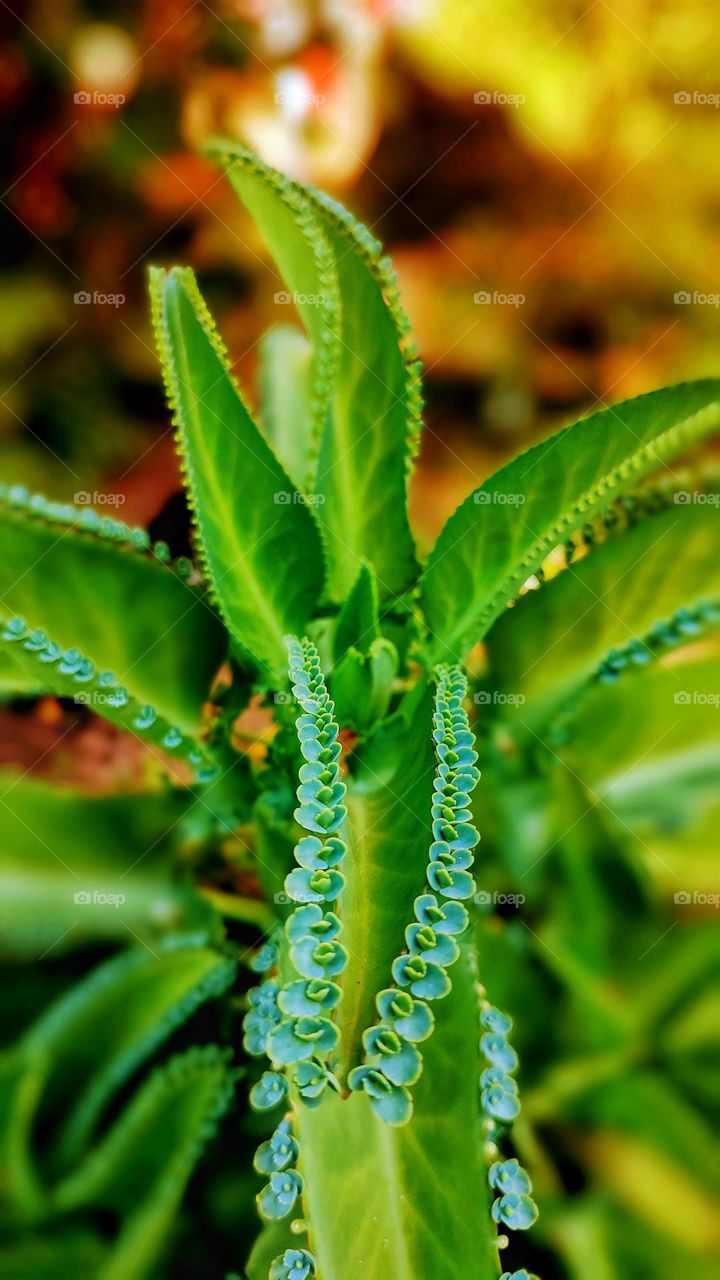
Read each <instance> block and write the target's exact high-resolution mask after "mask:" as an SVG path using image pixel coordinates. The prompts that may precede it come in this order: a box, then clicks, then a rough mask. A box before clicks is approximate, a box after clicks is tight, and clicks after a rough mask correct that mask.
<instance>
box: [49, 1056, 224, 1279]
mask: <svg viewBox="0 0 720 1280" xmlns="http://www.w3.org/2000/svg"><path fill="white" fill-rule="evenodd" d="M232 1082H233V1076H232V1073H231V1072H230V1070H229V1069H228V1066H227V1061H226V1057H225V1055H224V1054H223V1053H221V1052H220V1050H218V1049H217V1048H216V1047H215V1046H214V1045H209V1046H207V1047H205V1048H197V1047H195V1048H191V1049H190V1050H188V1052H186V1053H185V1054H183V1055H181V1056H178V1057H175V1058H172V1059H171V1060H170V1061H169V1062H168V1063H167V1064H166V1065H165V1066H163V1067H161V1068H160V1069H159V1070H157V1071H155V1072H154V1073H153V1075H152V1076H150V1078H149V1079H148V1080H147V1081H146V1082H145V1083H144V1084H143V1086H142V1087H141V1088H140V1089H139V1090H138V1092H137V1093H136V1095H135V1096H134V1097H133V1099H132V1101H131V1102H130V1103H129V1104H128V1106H127V1107H126V1108H125V1110H124V1112H123V1113H122V1115H121V1116H120V1119H119V1120H118V1121H117V1122H116V1123H115V1125H114V1126H113V1128H112V1129H111V1130H110V1132H109V1133H108V1134H107V1136H106V1137H105V1139H104V1140H103V1142H101V1143H100V1145H99V1146H98V1147H96V1148H95V1150H93V1151H92V1152H91V1153H90V1155H89V1156H88V1157H87V1158H86V1160H85V1161H84V1162H83V1164H82V1165H81V1166H80V1168H79V1169H78V1170H77V1172H76V1173H74V1174H72V1175H71V1176H70V1177H69V1178H68V1179H66V1181H65V1182H64V1183H62V1184H61V1185H60V1186H59V1187H58V1188H57V1191H56V1194H55V1196H54V1198H53V1203H54V1208H55V1209H56V1210H57V1211H58V1212H74V1211H76V1210H78V1209H81V1208H83V1207H87V1208H91V1209H93V1210H96V1209H98V1208H107V1209H111V1210H113V1211H114V1212H115V1213H117V1214H119V1215H120V1216H121V1218H122V1226H121V1229H120V1233H119V1236H118V1238H117V1240H116V1241H115V1242H114V1244H113V1247H112V1250H111V1253H110V1258H109V1260H108V1262H107V1263H106V1265H105V1266H104V1267H103V1269H102V1271H101V1273H100V1277H101V1280H142V1278H143V1277H146V1276H148V1275H151V1274H155V1271H154V1269H153V1268H154V1264H155V1263H156V1262H157V1259H158V1254H159V1252H160V1250H161V1249H162V1247H163V1245H164V1244H165V1241H166V1238H167V1236H168V1234H169V1232H170V1230H171V1228H172V1225H173V1220H174V1218H175V1215H176V1213H177V1209H178V1206H179V1204H180V1201H181V1200H182V1197H183V1194H184V1192H185V1187H186V1185H187V1181H188V1179H189V1177H190V1175H191V1173H192V1171H193V1168H194V1167H195V1165H196V1163H197V1161H198V1159H199V1157H200V1155H201V1154H202V1150H203V1147H204V1146H205V1144H206V1143H207V1141H208V1138H210V1137H211V1136H212V1134H213V1133H214V1131H215V1128H216V1125H217V1121H218V1119H219V1118H220V1116H221V1115H222V1114H223V1113H224V1112H225V1111H226V1110H227V1108H228V1105H229V1103H230V1100H231V1098H232Z"/></svg>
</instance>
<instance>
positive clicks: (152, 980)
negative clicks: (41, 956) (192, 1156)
mask: <svg viewBox="0 0 720 1280" xmlns="http://www.w3.org/2000/svg"><path fill="white" fill-rule="evenodd" d="M235 968H236V966H235V964H234V962H233V961H231V960H226V959H225V958H224V957H223V956H222V955H220V954H218V952H216V951H213V950H210V949H209V948H208V947H206V946H204V945H202V940H201V939H200V940H198V941H193V940H192V939H168V940H166V941H165V942H160V943H158V944H157V945H156V948H155V950H154V951H152V952H151V951H149V950H145V949H138V950H134V951H129V952H125V953H123V954H121V955H119V956H116V957H115V958H114V959H113V960H110V961H108V962H107V963H106V964H104V965H102V966H101V967H100V968H99V969H96V970H95V971H94V972H93V973H91V974H90V975H89V976H88V977H87V978H85V979H83V980H82V981H81V982H80V983H78V984H77V985H76V986H75V987H73V988H72V989H71V991H69V992H68V994H67V995H65V996H63V997H62V998H61V999H60V1000H59V1001H57V1003H56V1004H54V1005H53V1006H52V1007H51V1008H50V1009H49V1010H48V1012H47V1013H46V1014H44V1015H43V1016H42V1017H41V1018H40V1019H39V1020H38V1021H37V1022H36V1023H35V1025H34V1026H33V1027H31V1028H30V1030H29V1031H28V1033H27V1034H26V1036H25V1038H24V1041H23V1046H24V1047H25V1048H27V1049H28V1050H30V1051H31V1052H43V1053H44V1054H45V1055H46V1056H47V1058H48V1060H49V1062H50V1063H51V1071H50V1075H49V1078H48V1081H47V1086H46V1088H45V1091H44V1094H43V1097H42V1100H41V1104H40V1112H39V1119H38V1123H42V1124H44V1125H48V1124H50V1123H51V1122H52V1123H53V1125H54V1127H55V1128H56V1129H57V1136H56V1141H55V1151H54V1155H53V1159H52V1166H53V1168H55V1169H57V1168H60V1167H62V1166H65V1165H67V1164H72V1163H73V1162H74V1161H75V1160H76V1159H77V1157H78V1155H79V1154H80V1152H81V1151H82V1149H83V1147H84V1146H85V1145H86V1143H87V1142H88V1140H89V1138H90V1137H91V1135H92V1133H93V1131H94V1129H95V1127H96V1125H97V1123H98V1121H99V1120H100V1118H101V1115H102V1113H103V1111H104V1108H105V1106H106V1105H107V1103H108V1102H109V1100H110V1099H111V1097H112V1096H113V1095H114V1094H115V1093H116V1092H117V1090H118V1089H119V1088H120V1086H121V1085H122V1084H123V1083H124V1082H125V1081H126V1080H127V1079H128V1078H129V1077H130V1075H131V1074H132V1072H133V1071H134V1070H136V1068H137V1067H138V1066H139V1065H140V1063H142V1062H143V1061H144V1060H145V1059H146V1058H147V1057H149V1056H150V1054H152V1053H153V1052H154V1051H155V1050H156V1049H157V1048H158V1046H159V1045H161V1044H162V1043H163V1041H165V1040H166V1039H167V1038H168V1036H170V1035H171V1034H172V1032H173V1031H175V1030H176V1028H177V1027H179V1026H181V1025H182V1023H184V1022H186V1021H187V1019H188V1018H189V1017H190V1016H191V1015H192V1014H193V1013H194V1012H195V1010H196V1009H197V1008H198V1007H199V1006H200V1005H201V1004H203V1003H204V1002H205V1001H207V1000H210V999H212V998H215V997H217V996H219V995H221V994H222V993H223V992H224V991H226V990H227V988H228V986H229V985H230V983H231V982H232V980H233V977H234V975H235ZM46 1132H47V1131H46Z"/></svg>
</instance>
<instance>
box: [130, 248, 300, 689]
mask: <svg viewBox="0 0 720 1280" xmlns="http://www.w3.org/2000/svg"><path fill="white" fill-rule="evenodd" d="M151 293H152V301H153V316H154V322H155V330H156V335H157V343H158V349H159V352H160V357H161V360H162V363H163V370H164V375H165V380H166V386H167V393H168V398H169V401H170V404H171V406H172V409H173V414H174V417H175V421H176V424H177V428H178V444H179V448H180V451H181V454H182V457H183V461H184V465H185V468H186V473H187V481H188V486H189V492H190V499H191V503H192V506H193V510H194V516H195V520H196V524H197V533H198V538H199V540H200V544H201V547H202V551H203V556H204V559H205V562H206V567H207V571H208V576H209V579H210V581H211V583H212V587H213V591H214V593H215V594H216V596H217V599H218V603H219V607H220V611H221V613H222V615H223V617H224V618H225V621H226V622H227V624H228V627H229V628H230V631H231V633H232V635H233V636H234V638H235V640H236V641H237V643H238V645H239V646H240V648H241V650H243V651H244V652H246V653H249V654H250V655H251V656H252V657H254V658H255V660H256V661H259V662H261V663H264V664H266V666H267V667H268V668H269V669H270V671H271V672H272V673H273V674H279V673H280V672H283V671H284V662H285V648H284V644H283V637H284V636H285V635H286V634H287V632H289V631H297V630H302V628H303V627H304V625H305V623H306V621H307V619H308V617H309V616H310V614H311V613H312V610H313V608H314V607H315V605H316V603H317V601H318V599H319V597H320V596H321V594H322V589H323V559H322V549H321V542H320V535H319V533H318V530H317V527H316V524H315V521H314V519H313V515H312V513H311V511H310V509H309V507H308V506H307V505H305V504H304V503H303V502H301V501H300V495H299V494H298V491H297V490H296V489H295V486H294V485H293V484H292V482H291V480H290V479H289V477H288V476H287V474H286V473H285V471H284V470H283V468H282V467H281V466H280V463H279V462H278V461H277V458H276V457H275V455H274V454H273V452H272V450H271V449H270V447H269V445H268V444H267V443H266V441H265V440H264V439H263V436H262V435H261V433H260V432H259V431H258V428H257V427H256V425H255V423H254V422H253V420H252V418H251V416H250V414H249V412H248V410H247V408H246V407H245V404H244V403H243V400H242V398H241V396H240V393H239V391H238V389H237V386H236V384H235V381H234V379H233V377H232V373H231V370H230V365H229V362H228V358H227V354H226V352H225V350H224V348H223V346H222V343H221V341H220V338H219V336H218V334H217V331H216V330H215V328H214V325H213V322H212V319H211V317H210V314H209V312H208V310H207V307H206V306H205V303H204V302H203V300H202V298H201V296H200V293H199V290H198V288H197V285H196V283H195V279H194V276H193V274H192V272H191V271H190V270H188V269H184V268H181V267H175V268H173V270H172V271H171V272H169V273H165V272H163V271H161V270H159V269H153V271H152V272H151Z"/></svg>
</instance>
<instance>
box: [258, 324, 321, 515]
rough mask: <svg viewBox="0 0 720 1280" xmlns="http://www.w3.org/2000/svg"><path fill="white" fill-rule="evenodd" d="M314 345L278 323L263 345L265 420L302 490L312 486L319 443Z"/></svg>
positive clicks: (273, 442)
mask: <svg viewBox="0 0 720 1280" xmlns="http://www.w3.org/2000/svg"><path fill="white" fill-rule="evenodd" d="M312 373H313V365H312V346H311V344H310V342H308V339H307V338H306V337H305V334H304V333H301V332H300V330H299V329H294V328H292V326H291V325H284V324H283V325H275V327H274V328H273V329H270V330H269V331H268V332H267V333H266V334H265V336H264V338H263V339H262V342H261V343H260V420H261V423H262V426H263V427H264V429H265V434H266V436H267V438H268V440H269V441H270V444H271V445H272V447H273V449H274V451H275V453H276V454H277V456H278V458H279V459H280V461H281V463H282V464H283V466H284V467H285V470H286V471H287V473H288V475H289V476H290V479H291V480H292V481H293V482H294V484H295V485H296V486H297V488H298V489H300V490H301V491H305V490H307V489H308V488H310V487H311V475H312V472H313V469H314V467H315V465H316V454H317V441H314V440H313V438H312V426H313V420H312V413H311V410H310V404H311V400H312Z"/></svg>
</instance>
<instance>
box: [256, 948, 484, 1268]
mask: <svg viewBox="0 0 720 1280" xmlns="http://www.w3.org/2000/svg"><path fill="white" fill-rule="evenodd" d="M474 977H475V975H474V972H473V968H472V965H471V963H470V960H469V956H468V953H467V951H466V950H465V949H464V950H463V957H462V958H461V960H460V961H459V962H458V963H457V965H455V966H453V989H452V992H451V993H450V995H448V996H447V997H446V998H445V999H444V1000H439V1001H437V1003H436V1006H435V1014H436V1018H437V1026H436V1029H435V1034H434V1035H433V1036H432V1037H431V1039H430V1040H428V1041H427V1042H426V1043H425V1044H423V1055H424V1060H425V1066H424V1071H423V1074H422V1076H421V1078H420V1080H419V1081H418V1083H417V1085H415V1086H414V1089H413V1094H414V1100H415V1108H414V1113H413V1118H412V1121H411V1122H410V1124H407V1125H405V1126H404V1127H402V1128H396V1129H393V1128H391V1127H390V1126H389V1125H386V1124H384V1123H383V1122H382V1121H381V1120H379V1119H378V1118H377V1117H376V1116H375V1115H374V1114H373V1112H372V1109H371V1107H370V1103H369V1101H368V1100H367V1098H366V1097H365V1096H364V1095H359V1094H353V1095H351V1096H350V1098H348V1099H346V1100H343V1099H342V1098H340V1097H339V1096H338V1095H337V1094H329V1095H328V1096H327V1097H326V1098H325V1099H324V1100H323V1103H322V1106H320V1107H318V1108H317V1109H315V1110H309V1109H307V1108H305V1107H303V1106H302V1105H301V1106H300V1107H299V1109H298V1116H297V1131H298V1140H299V1142H300V1149H301V1152H302V1175H303V1179H304V1183H305V1186H304V1192H303V1212H304V1215H305V1216H306V1218H307V1219H308V1221H309V1222H310V1224H311V1228H312V1224H313V1223H318V1224H322V1225H321V1227H320V1226H319V1227H318V1230H317V1231H316V1232H314V1233H313V1237H312V1239H313V1249H314V1251H315V1253H316V1255H317V1259H318V1273H319V1275H321V1276H322V1277H323V1280H388V1278H389V1277H392V1278H393V1280H458V1277H460V1276H462V1280H495V1278H496V1277H497V1274H498V1271H499V1267H498V1264H497V1249H496V1231H495V1227H494V1225H493V1224H492V1222H491V1219H490V1210H489V1199H490V1193H489V1188H488V1183H487V1168H486V1166H485V1164H484V1159H483V1130H482V1123H481V1116H480V1102H479V1089H478V1069H477V1068H478V1008H477V998H476V995H475V990H474ZM439 1169H441V1170H442V1173H441V1176H440V1177H439V1176H438V1170H439ZM249 1275H250V1280H266V1276H265V1275H264V1274H262V1273H261V1271H260V1270H258V1269H255V1268H253V1267H251V1268H250V1270H249Z"/></svg>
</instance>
